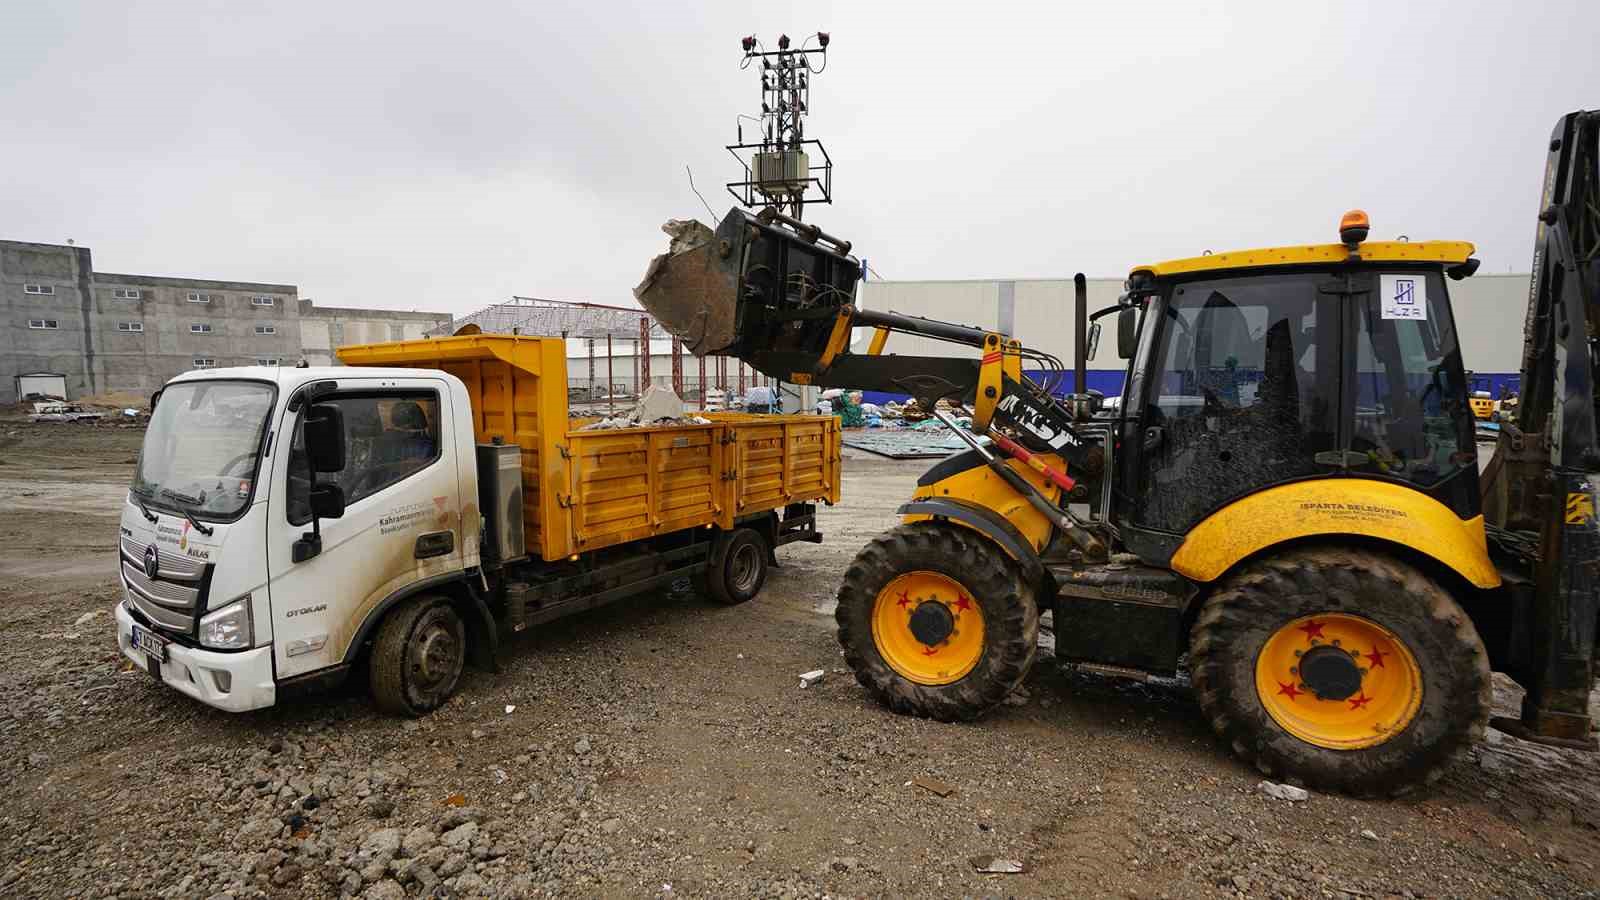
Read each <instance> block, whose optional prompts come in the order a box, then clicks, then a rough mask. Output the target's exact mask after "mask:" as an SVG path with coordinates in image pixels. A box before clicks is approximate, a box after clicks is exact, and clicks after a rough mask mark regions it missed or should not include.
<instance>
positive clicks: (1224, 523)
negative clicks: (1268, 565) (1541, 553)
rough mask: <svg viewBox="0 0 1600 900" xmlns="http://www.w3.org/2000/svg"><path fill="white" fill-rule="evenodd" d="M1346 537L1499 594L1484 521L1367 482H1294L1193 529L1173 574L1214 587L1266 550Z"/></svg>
mask: <svg viewBox="0 0 1600 900" xmlns="http://www.w3.org/2000/svg"><path fill="white" fill-rule="evenodd" d="M1341 535H1359V536H1362V537H1369V538H1376V539H1378V540H1382V541H1389V542H1391V543H1395V544H1399V545H1401V546H1404V547H1410V548H1411V549H1413V550H1415V551H1417V552H1418V553H1422V554H1424V555H1426V556H1429V557H1432V558H1433V559H1435V560H1437V561H1438V562H1439V563H1440V564H1442V565H1444V566H1445V567H1447V568H1449V569H1450V570H1451V571H1452V572H1455V573H1456V574H1457V575H1460V576H1461V577H1462V578H1463V579H1465V580H1466V581H1468V582H1469V583H1471V584H1472V585H1474V586H1476V587H1480V588H1495V587H1499V586H1500V573H1499V571H1498V570H1497V569H1496V568H1495V565H1494V563H1493V562H1492V561H1490V559H1489V550H1488V545H1487V543H1486V541H1485V538H1484V532H1483V516H1481V515H1480V516H1474V517H1472V518H1470V519H1461V518H1458V517H1457V516H1456V514H1455V513H1453V512H1451V511H1450V509H1449V508H1448V507H1446V506H1445V505H1444V504H1442V503H1440V502H1439V501H1437V500H1434V499H1433V498H1432V497H1429V496H1427V495H1426V494H1423V493H1421V492H1419V491H1417V490H1416V489H1414V488H1408V487H1401V486H1400V485H1397V484H1391V483H1389V482H1386V481H1377V480H1374V479H1368V478H1349V477H1342V478H1320V479H1316V480H1312V481H1297V482H1294V483H1292V484H1284V485H1279V486H1277V487H1273V488H1268V489H1267V490H1264V491H1259V492H1257V493H1254V494H1251V495H1250V496H1248V497H1244V498H1243V499H1240V500H1237V501H1235V502H1233V503H1231V504H1229V505H1227V506H1225V507H1223V508H1222V509H1220V510H1217V511H1216V512H1214V513H1212V514H1211V515H1209V516H1207V517H1206V518H1205V519H1204V520H1202V521H1201V522H1200V524H1199V525H1196V526H1195V527H1194V528H1192V529H1190V531H1189V533H1188V535H1187V536H1186V537H1185V538H1184V540H1183V543H1182V544H1181V545H1180V546H1179V547H1178V552H1176V553H1174V554H1173V556H1172V561H1171V563H1170V566H1171V568H1172V570H1173V571H1175V572H1177V573H1178V574H1180V575H1183V576H1184V577H1186V578H1190V579H1193V580H1194V581H1200V582H1210V581H1214V580H1216V579H1217V578H1219V577H1220V576H1221V575H1222V574H1223V573H1224V572H1227V571H1228V570H1229V569H1231V568H1233V567H1234V566H1235V565H1236V564H1238V563H1239V562H1240V561H1241V560H1244V559H1246V558H1248V557H1250V556H1254V555H1255V554H1257V553H1259V552H1261V551H1262V550H1265V549H1267V548H1268V547H1272V546H1275V545H1277V544H1282V543H1284V542H1287V541H1293V540H1297V539H1299V538H1307V537H1335V538H1336V537H1339V536H1341Z"/></svg>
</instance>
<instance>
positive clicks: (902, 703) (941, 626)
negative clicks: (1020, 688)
mask: <svg viewBox="0 0 1600 900" xmlns="http://www.w3.org/2000/svg"><path fill="white" fill-rule="evenodd" d="M835 617H836V619H837V620H838V623H839V643H840V644H841V645H842V646H843V647H844V655H845V661H846V662H848V663H849V664H850V668H851V669H853V670H854V671H855V673H856V680H857V681H859V682H860V683H861V685H862V686H863V687H865V688H866V689H867V690H868V691H869V692H871V694H872V695H873V697H875V698H876V699H877V700H878V702H880V703H882V704H883V705H885V706H887V707H889V708H890V709H892V710H894V711H895V712H897V713H903V714H911V715H919V716H928V717H930V718H934V719H939V720H940V721H945V722H949V721H955V720H963V719H974V718H977V717H978V716H979V715H982V714H983V713H984V712H985V711H987V710H989V709H990V708H992V707H994V706H995V705H996V704H998V703H1000V701H1002V700H1004V699H1005V698H1006V696H1007V695H1008V694H1010V693H1011V692H1012V691H1013V690H1014V689H1015V688H1016V687H1017V685H1019V684H1021V683H1022V680H1023V678H1025V677H1027V674H1028V669H1029V668H1030V667H1032V665H1033V658H1034V655H1035V653H1036V651H1037V649H1038V645H1039V608H1038V604H1037V603H1036V602H1035V599H1034V591H1033V589H1032V587H1031V586H1029V585H1025V584H1024V583H1023V579H1022V577H1021V576H1020V574H1019V573H1018V572H1017V569H1016V566H1015V564H1013V563H1012V561H1011V559H1010V558H1009V557H1007V556H1006V555H1005V553H1004V552H1003V551H1001V550H1000V548H999V547H997V546H995V544H993V543H992V542H990V541H988V540H986V539H984V538H983V537H982V536H981V535H979V534H977V533H976V532H972V531H969V530H966V529H963V528H960V527H957V526H954V525H944V524H934V523H928V522H918V523H914V524H911V525H902V526H900V527H898V528H895V529H893V530H891V531H888V532H886V533H884V534H882V535H880V536H879V537H877V538H876V539H874V540H873V541H872V542H871V543H869V544H867V546H866V547H864V548H863V549H862V550H861V552H860V554H858V555H857V556H856V558H855V562H853V563H851V565H850V568H849V569H847V570H846V571H845V575H844V583H843V584H842V585H841V586H840V588H839V606H838V610H837V611H836V613H835Z"/></svg>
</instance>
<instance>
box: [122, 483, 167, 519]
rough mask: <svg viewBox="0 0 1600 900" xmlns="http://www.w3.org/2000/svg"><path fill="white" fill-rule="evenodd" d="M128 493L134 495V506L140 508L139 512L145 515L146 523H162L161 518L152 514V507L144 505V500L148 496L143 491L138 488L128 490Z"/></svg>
mask: <svg viewBox="0 0 1600 900" xmlns="http://www.w3.org/2000/svg"><path fill="white" fill-rule="evenodd" d="M128 493H130V494H132V495H133V502H134V505H136V506H138V507H139V512H142V513H144V517H145V519H146V521H149V522H152V523H154V522H159V521H161V517H160V516H157V515H156V514H155V513H153V512H151V511H150V507H148V506H145V505H144V499H143V498H144V497H145V496H146V494H145V492H144V491H141V490H139V489H138V488H128Z"/></svg>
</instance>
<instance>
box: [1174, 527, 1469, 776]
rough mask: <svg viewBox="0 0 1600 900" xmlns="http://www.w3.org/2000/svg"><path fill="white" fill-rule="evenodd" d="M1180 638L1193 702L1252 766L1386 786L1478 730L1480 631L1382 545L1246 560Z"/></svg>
mask: <svg viewBox="0 0 1600 900" xmlns="http://www.w3.org/2000/svg"><path fill="white" fill-rule="evenodd" d="M1192 638H1193V640H1192V642H1191V645H1190V659H1191V668H1192V672H1193V677H1194V687H1195V693H1196V694H1197V696H1198V698H1199V702H1200V708H1201V709H1202V710H1203V711H1204V713H1205V715H1206V718H1207V719H1209V720H1210V721H1211V725H1212V727H1213V728H1214V729H1215V730H1216V732H1217V734H1219V735H1220V736H1221V737H1222V738H1223V740H1225V741H1228V742H1229V744H1231V745H1232V747H1233V750H1234V752H1235V753H1237V754H1238V755H1239V756H1240V757H1242V758H1243V759H1245V760H1246V761H1248V762H1251V763H1252V764H1254V765H1255V767H1256V768H1257V769H1259V770H1260V771H1261V772H1262V774H1265V775H1268V776H1272V777H1279V778H1288V779H1289V780H1294V781H1301V782H1304V783H1305V784H1306V785H1308V786H1311V787H1315V788H1320V789H1323V790H1333V791H1342V792H1345V793H1351V794H1356V795H1358V796H1371V795H1380V794H1388V795H1396V794H1401V793H1404V792H1405V791H1407V790H1408V789H1410V788H1413V787H1415V786H1416V785H1418V784H1423V783H1426V782H1430V781H1432V780H1434V779H1435V778H1437V777H1438V776H1439V774H1440V773H1441V772H1442V770H1443V767H1444V766H1445V765H1446V764H1447V763H1449V762H1450V760H1451V759H1452V758H1453V757H1454V756H1455V755H1456V754H1457V753H1458V752H1461V751H1464V750H1465V749H1466V748H1467V747H1470V746H1471V745H1472V744H1473V743H1475V742H1477V741H1478V740H1480V739H1481V738H1482V736H1483V729H1484V725H1485V722H1486V720H1487V717H1488V712H1489V700H1490V682H1489V663H1488V654H1487V652H1486V651H1485V650H1484V647H1483V642H1482V641H1481V640H1480V639H1479V637H1478V633H1477V631H1476V630H1474V629H1473V627H1472V623H1471V621H1470V620H1469V619H1468V618H1467V615H1466V613H1465V612H1463V611H1462V609H1461V607H1460V606H1458V605H1457V604H1456V602H1455V601H1454V600H1453V599H1451V597H1450V594H1449V593H1448V592H1447V591H1446V590H1445V589H1444V588H1443V587H1442V586H1440V585H1439V584H1438V583H1437V582H1436V581H1434V580H1433V579H1431V578H1429V577H1428V576H1427V575H1425V574H1423V573H1422V572H1421V571H1419V570H1418V569H1416V568H1415V567H1413V566H1411V565H1408V564H1407V563H1404V562H1401V561H1400V560H1397V559H1394V558H1392V557H1389V556H1385V555H1382V554H1380V553H1373V552H1368V551H1361V550H1342V549H1331V548H1327V549H1324V548H1317V549H1303V550H1295V551H1291V552H1288V553H1284V554H1281V555H1278V556H1274V557H1269V558H1267V559H1263V560H1259V561H1256V562H1253V563H1250V564H1248V565H1246V566H1245V567H1244V568H1242V569H1241V570H1239V571H1238V572H1237V573H1235V574H1233V575H1231V576H1230V577H1228V579H1227V580H1226V581H1225V582H1224V583H1222V584H1221V585H1220V586H1219V588H1218V590H1217V591H1216V592H1215V593H1214V594H1212V596H1211V598H1210V599H1209V600H1207V601H1206V604H1205V606H1204V607H1203V608H1202V610H1201V612H1200V616H1199V618H1198V620H1197V621H1196V622H1195V625H1194V632H1193V635H1192Z"/></svg>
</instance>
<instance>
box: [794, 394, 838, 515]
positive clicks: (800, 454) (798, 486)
mask: <svg viewBox="0 0 1600 900" xmlns="http://www.w3.org/2000/svg"><path fill="white" fill-rule="evenodd" d="M835 421H837V420H836V419H834V418H833V417H832V416H828V417H826V418H823V417H821V416H815V417H808V419H806V420H801V421H795V422H789V423H786V424H785V425H784V426H783V428H784V444H785V450H786V452H785V454H784V462H785V463H786V464H787V472H786V475H785V477H784V482H783V493H784V502H786V503H791V502H797V501H799V500H803V499H804V500H809V499H811V498H813V497H823V496H826V495H827V493H828V457H829V453H828V436H827V430H826V424H825V423H828V422H835Z"/></svg>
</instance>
